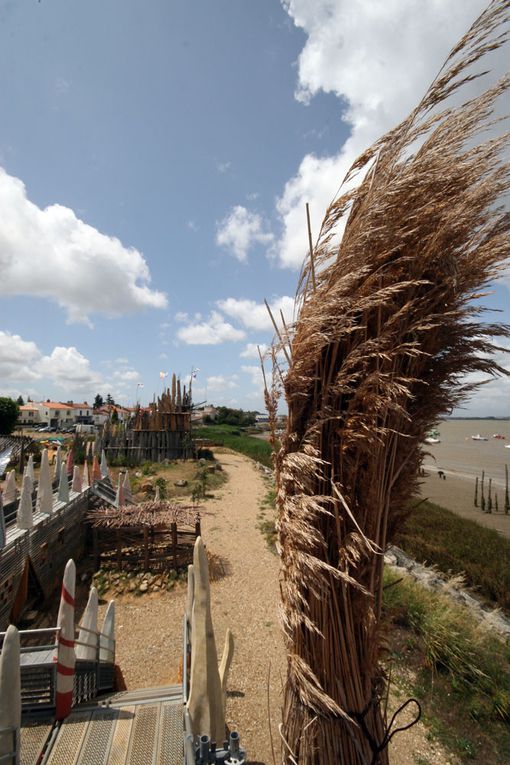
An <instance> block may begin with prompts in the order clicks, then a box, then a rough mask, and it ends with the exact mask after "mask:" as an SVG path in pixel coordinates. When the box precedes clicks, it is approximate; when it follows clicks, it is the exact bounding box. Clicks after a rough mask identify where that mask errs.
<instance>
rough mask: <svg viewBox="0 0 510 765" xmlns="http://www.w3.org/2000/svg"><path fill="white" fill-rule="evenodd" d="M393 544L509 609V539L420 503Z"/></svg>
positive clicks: (433, 505) (431, 505) (436, 507)
mask: <svg viewBox="0 0 510 765" xmlns="http://www.w3.org/2000/svg"><path fill="white" fill-rule="evenodd" d="M395 544H397V545H398V546H399V547H401V548H402V549H403V550H405V552H406V553H408V554H409V555H411V556H412V557H413V558H415V559H416V560H418V561H420V563H428V564H429V565H435V566H437V567H438V568H439V569H440V570H441V571H443V572H445V573H449V572H451V573H452V574H463V575H464V577H465V580H466V584H468V585H469V586H470V587H473V588H474V589H475V590H476V591H477V592H478V593H479V594H480V595H482V596H483V597H484V598H486V599H487V600H489V601H490V602H491V603H493V604H495V605H498V606H499V607H501V608H503V609H507V610H508V609H510V566H509V565H508V563H509V561H510V540H508V539H505V538H504V537H503V536H501V534H498V532H497V531H494V530H493V529H487V528H485V527H484V526H480V525H479V524H478V523H476V522H474V521H469V520H466V519H464V518H460V517H459V516H458V515H455V513H452V512H450V511H449V510H446V509H445V508H443V507H440V506H439V505H435V504H433V503H432V502H422V503H420V504H419V505H418V506H417V507H415V509H414V510H413V511H412V513H411V515H410V516H409V518H408V519H407V521H406V523H405V524H404V526H403V528H401V529H400V530H399V531H398V533H397V535H396V537H395Z"/></svg>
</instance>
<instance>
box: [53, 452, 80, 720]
mask: <svg viewBox="0 0 510 765" xmlns="http://www.w3.org/2000/svg"><path fill="white" fill-rule="evenodd" d="M63 468H64V471H65V469H66V466H65V465H63ZM75 590H76V566H75V565H74V560H72V559H71V560H68V561H67V565H66V567H65V570H64V577H63V579H62V593H61V596H60V606H59V609H58V616H57V629H58V630H59V632H58V638H57V641H58V642H57V657H56V658H57V692H56V709H55V717H56V719H57V720H63V719H64V718H65V717H67V716H68V714H69V713H70V711H71V706H72V703H73V687H74V667H75V663H76V655H75V652H74V594H75Z"/></svg>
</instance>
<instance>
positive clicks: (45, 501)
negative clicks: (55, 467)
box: [36, 449, 53, 515]
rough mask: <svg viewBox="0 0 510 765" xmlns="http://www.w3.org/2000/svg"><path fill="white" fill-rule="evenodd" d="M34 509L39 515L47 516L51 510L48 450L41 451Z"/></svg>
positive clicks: (51, 490)
mask: <svg viewBox="0 0 510 765" xmlns="http://www.w3.org/2000/svg"><path fill="white" fill-rule="evenodd" d="M36 507H37V509H38V510H39V512H40V513H46V514H47V515H49V514H50V513H51V511H52V508H53V487H52V485H51V473H50V463H49V460H48V450H47V449H43V451H42V455H41V471H40V473H39V483H38V484H37V502H36Z"/></svg>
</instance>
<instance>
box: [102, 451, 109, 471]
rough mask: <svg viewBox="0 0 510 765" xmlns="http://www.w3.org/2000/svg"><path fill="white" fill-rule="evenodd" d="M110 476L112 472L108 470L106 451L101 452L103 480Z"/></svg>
mask: <svg viewBox="0 0 510 765" xmlns="http://www.w3.org/2000/svg"><path fill="white" fill-rule="evenodd" d="M109 475H110V472H109V470H108V462H107V461H106V453H105V450H104V449H103V451H102V452H101V477H102V478H108V476H109Z"/></svg>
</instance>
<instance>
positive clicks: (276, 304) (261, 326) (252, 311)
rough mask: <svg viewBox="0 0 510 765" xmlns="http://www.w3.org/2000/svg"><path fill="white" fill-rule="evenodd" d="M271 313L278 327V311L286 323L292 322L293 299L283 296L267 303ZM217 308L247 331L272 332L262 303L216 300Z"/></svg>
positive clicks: (266, 311)
mask: <svg viewBox="0 0 510 765" xmlns="http://www.w3.org/2000/svg"><path fill="white" fill-rule="evenodd" d="M268 303H269V306H270V308H271V312H272V314H273V316H274V318H275V321H276V323H277V324H278V326H280V325H281V318H280V311H282V312H283V315H284V317H285V321H286V323H291V322H292V317H293V313H294V298H291V297H288V296H287V295H284V296H283V297H278V298H273V300H271V301H268ZM216 305H217V307H218V308H219V309H220V311H223V313H226V314H227V316H230V317H231V318H233V319H237V321H239V322H241V324H243V325H244V326H245V327H246V328H247V329H257V330H272V329H273V324H272V322H271V317H270V315H269V312H268V310H267V308H266V306H265V304H264V303H257V302H256V301H255V300H248V299H245V298H244V299H243V298H241V299H238V298H226V299H225V300H218V301H217V302H216Z"/></svg>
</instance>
